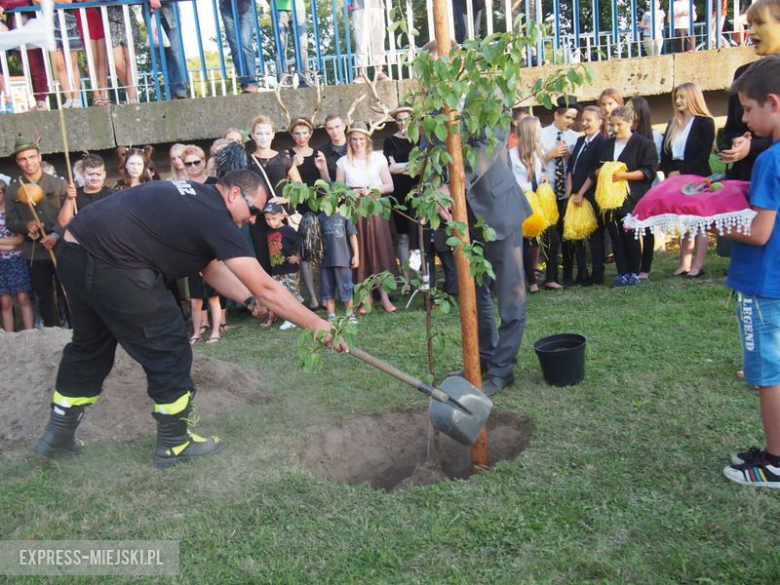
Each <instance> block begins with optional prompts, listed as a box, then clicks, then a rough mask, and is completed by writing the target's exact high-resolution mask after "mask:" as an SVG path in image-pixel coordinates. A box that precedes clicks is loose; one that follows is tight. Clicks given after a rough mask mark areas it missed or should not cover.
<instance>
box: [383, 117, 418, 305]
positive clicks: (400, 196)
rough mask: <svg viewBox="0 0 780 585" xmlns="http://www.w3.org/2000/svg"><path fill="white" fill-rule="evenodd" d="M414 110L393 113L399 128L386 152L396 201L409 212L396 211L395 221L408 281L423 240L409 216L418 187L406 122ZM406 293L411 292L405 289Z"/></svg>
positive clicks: (385, 144) (399, 253)
mask: <svg viewBox="0 0 780 585" xmlns="http://www.w3.org/2000/svg"><path fill="white" fill-rule="evenodd" d="M411 113H412V108H409V107H400V108H396V109H395V110H393V111H392V112H390V115H391V116H392V117H393V119H394V120H395V124H396V127H397V128H398V131H397V132H396V133H395V134H393V135H392V136H388V137H387V138H385V143H384V154H385V157H386V158H387V162H388V164H389V165H390V175H391V176H392V179H393V197H394V198H395V200H396V201H397V202H398V203H400V204H401V205H403V206H404V207H406V209H405V210H404V214H405V215H401V214H400V213H397V212H393V223H394V225H395V233H396V235H397V237H398V240H397V242H396V254H397V256H398V260H400V262H401V266H402V267H403V269H404V276H405V277H406V280H407V281H408V280H409V278H410V274H409V271H408V269H407V268H406V265H407V262H408V261H409V250H410V249H418V248H419V242H417V240H418V239H419V238H418V237H417V236H418V233H417V222H416V221H412V220H410V219H409V218H408V217H406V216H407V215H413V210H412V206H411V204H410V203H409V194H410V193H411V192H412V191H413V190H414V188H415V187H416V186H417V183H418V179H417V178H415V177H411V176H409V155H410V154H411V152H412V149H413V148H414V145H413V144H412V142H411V141H410V140H409V138H408V137H407V135H406V121H407V120H408V119H409V116H410V115H411ZM404 292H408V289H405V291H404Z"/></svg>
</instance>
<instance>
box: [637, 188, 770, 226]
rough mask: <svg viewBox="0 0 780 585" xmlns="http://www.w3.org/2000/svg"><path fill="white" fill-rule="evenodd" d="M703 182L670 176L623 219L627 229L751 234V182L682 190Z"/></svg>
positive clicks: (650, 191) (752, 212) (753, 213)
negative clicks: (721, 231)
mask: <svg viewBox="0 0 780 585" xmlns="http://www.w3.org/2000/svg"><path fill="white" fill-rule="evenodd" d="M703 180H704V179H703V178H702V177H699V176H697V175H679V176H676V177H671V178H669V179H666V180H665V181H663V182H661V183H659V184H658V185H656V186H655V187H653V188H652V189H650V190H649V191H648V192H647V193H646V194H645V195H644V197H642V199H641V200H640V201H639V203H637V205H636V207H635V208H634V211H633V212H632V213H631V214H629V215H628V216H627V217H626V218H625V220H624V226H625V228H626V229H632V230H638V231H641V232H644V230H646V229H650V230H651V231H656V230H658V231H662V232H665V233H686V232H693V233H698V232H705V231H707V230H708V229H709V228H712V227H717V228H718V229H720V230H723V231H731V230H732V229H735V228H736V229H737V231H740V232H744V233H749V232H750V224H751V222H752V221H753V218H754V217H755V215H756V212H755V211H753V210H752V209H751V208H750V203H749V202H748V198H747V194H748V190H749V188H750V183H749V182H748V181H728V180H727V181H720V183H721V184H722V185H723V188H722V189H720V190H718V191H711V190H710V189H709V188H706V189H704V190H703V191H701V192H699V193H695V194H692V195H687V194H685V193H683V187H684V186H685V185H686V184H688V183H691V182H693V183H694V184H700V183H701V182H702V181H703Z"/></svg>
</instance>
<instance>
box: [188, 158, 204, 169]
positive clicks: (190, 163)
mask: <svg viewBox="0 0 780 585" xmlns="http://www.w3.org/2000/svg"><path fill="white" fill-rule="evenodd" d="M202 164H203V161H202V160H200V159H198V160H191V161H188V162H185V163H184V166H185V167H199V166H200V165H202Z"/></svg>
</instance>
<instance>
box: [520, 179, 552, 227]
mask: <svg viewBox="0 0 780 585" xmlns="http://www.w3.org/2000/svg"><path fill="white" fill-rule="evenodd" d="M525 196H526V197H527V198H528V203H529V204H530V205H531V210H532V211H533V213H532V214H531V215H529V216H528V217H527V218H526V219H525V221H524V222H523V237H524V238H535V237H537V236H538V235H539V234H541V233H542V232H543V231H544V230H546V229H547V226H548V225H549V224H548V223H547V219H546V218H545V217H544V213H543V212H542V208H541V206H540V205H539V198H538V197H537V196H536V193H534V192H533V191H526V192H525Z"/></svg>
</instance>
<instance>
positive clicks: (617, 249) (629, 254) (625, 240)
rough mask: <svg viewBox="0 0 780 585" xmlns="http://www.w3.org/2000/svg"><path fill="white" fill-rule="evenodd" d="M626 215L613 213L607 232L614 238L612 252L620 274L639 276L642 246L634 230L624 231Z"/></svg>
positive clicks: (610, 215)
mask: <svg viewBox="0 0 780 585" xmlns="http://www.w3.org/2000/svg"><path fill="white" fill-rule="evenodd" d="M624 217H626V214H624V213H619V212H615V211H612V212H610V213H609V215H608V216H607V221H606V223H607V231H608V232H609V236H610V237H611V238H612V251H613V253H614V254H615V264H616V265H617V271H618V274H619V275H620V274H639V265H640V262H641V260H642V244H641V243H640V242H639V238H637V237H636V234H635V232H634V230H626V229H623V218H624Z"/></svg>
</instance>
